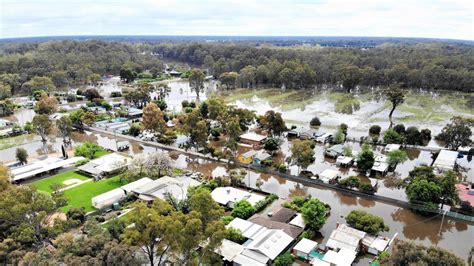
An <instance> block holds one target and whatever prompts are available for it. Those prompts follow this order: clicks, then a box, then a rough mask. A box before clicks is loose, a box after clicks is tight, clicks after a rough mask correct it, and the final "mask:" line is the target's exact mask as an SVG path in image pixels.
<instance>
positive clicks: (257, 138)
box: [240, 132, 267, 142]
mask: <svg viewBox="0 0 474 266" xmlns="http://www.w3.org/2000/svg"><path fill="white" fill-rule="evenodd" d="M266 138H267V136H264V135H260V134H257V133H254V132H248V133H245V134H242V135H240V139H246V140H250V141H257V142H260V141H262V140H264V139H266Z"/></svg>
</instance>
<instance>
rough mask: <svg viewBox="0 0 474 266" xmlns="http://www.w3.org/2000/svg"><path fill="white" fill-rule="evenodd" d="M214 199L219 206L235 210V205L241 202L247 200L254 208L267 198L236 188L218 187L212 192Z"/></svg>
mask: <svg viewBox="0 0 474 266" xmlns="http://www.w3.org/2000/svg"><path fill="white" fill-rule="evenodd" d="M211 196H212V198H213V199H214V200H215V201H216V202H217V203H219V204H221V205H224V206H226V207H227V208H230V209H233V208H234V204H235V203H236V202H238V201H241V200H247V201H248V202H249V203H250V204H251V205H252V206H255V204H256V203H257V202H259V201H261V200H264V199H265V197H264V196H262V195H259V194H256V193H252V192H248V191H245V190H243V189H238V188H234V187H217V188H215V189H214V190H213V191H212V192H211Z"/></svg>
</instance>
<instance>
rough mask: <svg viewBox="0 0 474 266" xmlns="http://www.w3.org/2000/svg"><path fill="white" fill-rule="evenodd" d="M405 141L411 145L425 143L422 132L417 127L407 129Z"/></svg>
mask: <svg viewBox="0 0 474 266" xmlns="http://www.w3.org/2000/svg"><path fill="white" fill-rule="evenodd" d="M405 142H406V143H407V144H410V145H421V144H422V143H423V140H422V137H421V133H420V131H419V130H418V128H417V127H409V128H407V130H406V131H405Z"/></svg>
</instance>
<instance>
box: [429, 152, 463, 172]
mask: <svg viewBox="0 0 474 266" xmlns="http://www.w3.org/2000/svg"><path fill="white" fill-rule="evenodd" d="M457 158H458V152H457V151H449V150H441V151H440V152H439V154H438V157H436V160H435V161H434V163H433V167H434V168H435V170H437V171H438V172H440V173H442V172H446V171H449V170H454V168H455V167H456V160H457Z"/></svg>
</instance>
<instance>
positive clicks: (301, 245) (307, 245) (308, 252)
mask: <svg viewBox="0 0 474 266" xmlns="http://www.w3.org/2000/svg"><path fill="white" fill-rule="evenodd" d="M317 247H318V243H317V242H315V241H312V240H309V239H307V238H303V239H301V240H300V242H298V244H296V246H295V247H293V254H294V255H295V256H296V257H298V258H300V259H303V260H311V259H312V258H314V257H317V256H316V254H317V253H316V249H317ZM312 253H313V255H312Z"/></svg>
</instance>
